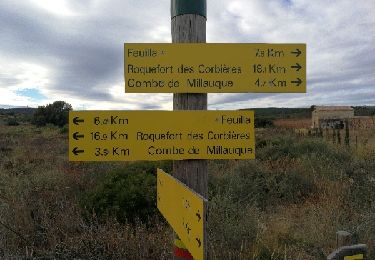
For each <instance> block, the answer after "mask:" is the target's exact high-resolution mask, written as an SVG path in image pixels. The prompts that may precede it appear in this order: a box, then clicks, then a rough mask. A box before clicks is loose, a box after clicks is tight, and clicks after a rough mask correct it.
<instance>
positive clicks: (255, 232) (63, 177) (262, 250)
mask: <svg viewBox="0 0 375 260" xmlns="http://www.w3.org/2000/svg"><path fill="white" fill-rule="evenodd" d="M366 134H367V135H368V137H367V139H371V138H374V133H373V131H372V132H370V131H369V132H366ZM256 135H257V137H256V158H257V159H256V160H251V161H242V160H238V161H235V160H229V161H226V160H217V161H210V162H209V215H208V217H209V219H208V238H209V240H208V246H209V252H210V258H211V259H293V260H294V259H324V258H326V256H327V255H328V254H329V253H331V252H332V251H333V250H334V249H335V232H336V231H337V230H347V231H349V232H352V233H354V234H355V237H356V240H357V242H358V243H365V244H367V245H368V247H369V249H370V252H369V254H370V255H369V257H368V258H369V259H374V258H375V252H374V248H375V173H374V170H373V169H375V146H371V145H372V142H370V141H369V142H368V143H367V146H368V147H367V149H366V150H360V149H356V148H355V146H350V147H348V146H345V145H344V144H342V145H341V146H339V145H338V144H337V143H336V144H332V142H326V141H325V140H324V139H322V138H318V137H313V136H305V137H303V136H298V135H296V134H294V133H293V132H292V131H288V130H282V129H279V128H276V127H274V128H264V129H257V131H256ZM371 135H372V136H371ZM67 145H68V144H67V136H66V132H65V131H62V130H61V129H60V128H58V127H43V128H40V127H35V126H32V125H28V124H24V123H22V124H20V125H18V126H7V125H2V126H0V175H1V177H0V258H4V259H8V258H15V259H18V258H22V259H23V258H41V259H45V258H57V259H170V258H171V252H172V240H173V232H172V230H171V228H170V226H169V225H168V223H166V221H165V220H164V219H163V218H162V217H161V216H160V214H159V213H158V211H157V209H156V205H155V197H156V194H155V186H156V180H155V169H156V168H157V167H159V168H162V169H164V170H165V171H167V172H171V171H172V165H171V162H170V161H166V162H135V163H127V162H100V163H94V162H92V163H79V162H74V163H73V162H68V158H67V153H68V147H67Z"/></svg>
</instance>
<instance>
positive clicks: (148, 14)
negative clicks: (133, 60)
mask: <svg viewBox="0 0 375 260" xmlns="http://www.w3.org/2000/svg"><path fill="white" fill-rule="evenodd" d="M207 2H208V21H207V42H232V43H258V42H264V43H306V44H307V82H308V83H307V93H305V94H303V93H300V94H252V93H248V94H209V95H208V103H209V109H238V108H246V107H269V106H276V107H308V106H311V105H314V104H315V105H375V55H374V53H375V45H374V42H375V15H374V11H375V1H374V0H362V1H355V2H353V1H352V0H332V1H326V0H314V1H309V0H267V1H264V0H231V1H224V0H208V1H207ZM169 8H170V0H159V1H151V0H147V1H146V0H137V1H134V0H81V1H73V0H54V1H50V0H29V1H23V0H2V1H0V28H1V29H0V39H1V41H0V57H1V59H0V105H15V106H34V107H36V106H38V105H45V104H47V103H51V102H53V101H55V100H64V101H66V102H68V103H71V104H72V105H73V107H74V108H79V109H81V108H85V109H130V110H133V109H167V110H169V109H172V94H127V93H125V92H124V79H123V43H124V42H170V41H171V36H170V9H169Z"/></svg>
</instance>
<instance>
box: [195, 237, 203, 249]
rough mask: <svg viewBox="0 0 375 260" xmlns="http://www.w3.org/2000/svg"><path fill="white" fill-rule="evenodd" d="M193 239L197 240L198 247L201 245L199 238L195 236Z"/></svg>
mask: <svg viewBox="0 0 375 260" xmlns="http://www.w3.org/2000/svg"><path fill="white" fill-rule="evenodd" d="M195 240H196V241H197V242H198V247H201V245H202V242H201V240H200V239H199V238H196V239H195Z"/></svg>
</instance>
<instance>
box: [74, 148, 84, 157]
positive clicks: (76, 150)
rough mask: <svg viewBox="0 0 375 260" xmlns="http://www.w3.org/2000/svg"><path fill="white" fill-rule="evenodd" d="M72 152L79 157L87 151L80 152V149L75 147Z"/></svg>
mask: <svg viewBox="0 0 375 260" xmlns="http://www.w3.org/2000/svg"><path fill="white" fill-rule="evenodd" d="M72 152H73V153H74V155H76V156H77V155H78V154H80V153H84V152H85V150H79V149H78V147H74V149H73V151H72Z"/></svg>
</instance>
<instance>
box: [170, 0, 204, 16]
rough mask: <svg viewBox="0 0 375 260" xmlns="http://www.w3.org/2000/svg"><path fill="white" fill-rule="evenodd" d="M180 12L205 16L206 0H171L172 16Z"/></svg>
mask: <svg viewBox="0 0 375 260" xmlns="http://www.w3.org/2000/svg"><path fill="white" fill-rule="evenodd" d="M182 14H198V15H201V16H204V17H206V18H207V0H172V4H171V16H172V18H173V17H175V16H178V15H182Z"/></svg>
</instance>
